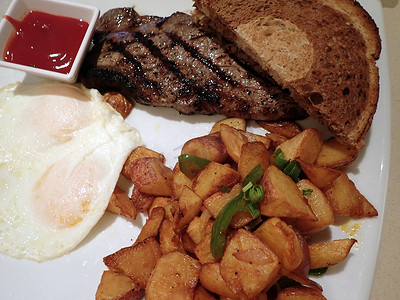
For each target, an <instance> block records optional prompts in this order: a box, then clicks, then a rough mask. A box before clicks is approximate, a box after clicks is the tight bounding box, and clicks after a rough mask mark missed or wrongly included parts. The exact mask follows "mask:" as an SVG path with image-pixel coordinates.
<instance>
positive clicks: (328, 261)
mask: <svg viewBox="0 0 400 300" xmlns="http://www.w3.org/2000/svg"><path fill="white" fill-rule="evenodd" d="M355 242H356V240H355V239H341V240H333V241H327V242H321V243H314V244H310V245H309V246H308V249H309V251H310V269H319V268H324V267H329V266H333V265H336V264H337V263H339V262H341V261H342V260H344V259H345V258H346V257H347V256H348V255H349V252H350V250H351V247H352V246H353V245H354V243H355Z"/></svg>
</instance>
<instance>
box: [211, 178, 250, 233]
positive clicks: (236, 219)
mask: <svg viewBox="0 0 400 300" xmlns="http://www.w3.org/2000/svg"><path fill="white" fill-rule="evenodd" d="M241 190H242V185H241V184H240V183H238V184H235V185H234V186H233V188H232V189H231V190H230V191H229V192H228V193H225V192H216V193H214V194H212V195H211V196H210V197H208V198H207V199H205V200H204V202H203V205H204V207H205V208H207V210H208V211H209V212H210V213H211V214H212V216H213V218H214V219H216V218H217V216H218V214H219V212H220V211H221V209H222V208H223V207H224V206H225V205H226V204H227V203H228V202H229V201H231V200H232V199H233V198H235V197H236V196H237V195H239V193H240V191H241ZM251 221H253V217H252V216H251V214H250V213H249V212H244V211H241V212H238V213H237V214H235V215H234V216H233V218H232V221H231V226H232V227H233V228H240V227H243V226H244V225H246V224H248V223H250V222H251Z"/></svg>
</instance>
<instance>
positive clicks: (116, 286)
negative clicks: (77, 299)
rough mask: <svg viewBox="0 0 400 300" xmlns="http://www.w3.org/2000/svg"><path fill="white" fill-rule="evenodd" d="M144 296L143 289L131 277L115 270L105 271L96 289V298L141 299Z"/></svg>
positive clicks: (97, 299) (103, 299) (105, 299)
mask: <svg viewBox="0 0 400 300" xmlns="http://www.w3.org/2000/svg"><path fill="white" fill-rule="evenodd" d="M143 296H144V289H141V288H140V286H139V285H138V284H136V283H135V282H134V281H133V280H132V279H131V278H129V277H128V276H126V275H124V274H122V273H115V272H113V271H109V270H107V271H104V272H103V275H102V276H101V281H100V284H99V286H98V287H97V291H96V298H95V299H96V300H140V299H142V298H143Z"/></svg>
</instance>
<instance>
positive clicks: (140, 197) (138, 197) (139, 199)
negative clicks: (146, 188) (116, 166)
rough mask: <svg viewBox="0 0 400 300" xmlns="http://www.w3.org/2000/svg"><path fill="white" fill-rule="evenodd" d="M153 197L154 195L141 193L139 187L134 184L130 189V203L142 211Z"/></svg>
mask: <svg viewBox="0 0 400 300" xmlns="http://www.w3.org/2000/svg"><path fill="white" fill-rule="evenodd" d="M155 198H156V196H153V195H148V194H145V193H141V192H140V191H139V189H138V188H137V187H135V186H134V187H133V189H132V195H131V200H132V203H133V205H134V206H135V207H136V208H137V209H138V210H139V211H140V212H142V213H143V212H146V211H147V209H148V208H149V207H150V206H151V204H152V203H153V201H154V199H155Z"/></svg>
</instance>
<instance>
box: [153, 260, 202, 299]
mask: <svg viewBox="0 0 400 300" xmlns="http://www.w3.org/2000/svg"><path fill="white" fill-rule="evenodd" d="M200 269H201V265H200V263H199V262H198V261H197V260H195V259H194V258H192V257H190V256H189V255H187V254H183V253H181V252H172V253H168V254H165V255H164V256H162V257H161V258H160V259H159V260H158V261H157V264H156V266H155V268H154V270H153V272H152V273H151V276H150V279H149V282H148V284H147V286H146V299H148V300H154V299H160V300H164V299H172V300H175V299H182V300H184V299H188V300H192V299H193V296H194V290H195V288H196V285H197V282H198V279H199V274H200Z"/></svg>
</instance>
